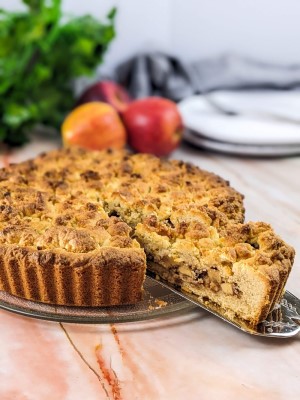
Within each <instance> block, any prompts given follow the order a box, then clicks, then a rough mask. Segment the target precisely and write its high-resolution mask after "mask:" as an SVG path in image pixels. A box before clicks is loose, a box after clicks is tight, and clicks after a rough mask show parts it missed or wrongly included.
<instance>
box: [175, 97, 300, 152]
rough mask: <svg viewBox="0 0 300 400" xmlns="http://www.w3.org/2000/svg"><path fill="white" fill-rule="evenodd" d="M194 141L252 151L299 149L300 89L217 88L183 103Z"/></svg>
mask: <svg viewBox="0 0 300 400" xmlns="http://www.w3.org/2000/svg"><path fill="white" fill-rule="evenodd" d="M179 109H180V112H181V114H182V117H183V121H184V124H185V127H186V132H185V139H186V140H187V141H189V142H190V143H192V144H194V145H196V146H199V147H202V148H206V149H211V150H216V151H221V152H226V153H232V154H244V155H252V156H256V155H257V156H284V155H296V154H300V92H296V91H251V92H249V91H235V92H234V91H217V92H213V93H210V94H207V95H201V96H200V95H199V96H193V97H189V98H187V99H185V100H183V101H182V102H181V103H179Z"/></svg>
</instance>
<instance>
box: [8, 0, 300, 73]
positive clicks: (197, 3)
mask: <svg viewBox="0 0 300 400" xmlns="http://www.w3.org/2000/svg"><path fill="white" fill-rule="evenodd" d="M63 4H64V9H65V10H66V11H67V12H68V13H73V14H82V13H92V14H93V15H94V16H99V17H100V18H101V17H103V16H104V15H105V14H106V12H107V11H108V10H109V9H110V7H111V6H112V5H116V6H117V7H118V9H119V12H118V18H117V39H116V40H115V42H114V43H113V44H112V46H111V48H110V51H109V53H108V54H107V56H106V60H105V66H104V70H110V69H111V68H112V67H113V66H114V65H116V64H117V63H118V62H120V61H122V60H124V59H126V58H128V57H129V56H131V55H133V54H134V53H136V52H137V51H147V50H150V49H159V50H164V51H168V52H170V53H172V54H175V55H178V56H180V57H182V58H184V59H186V60H187V61H192V60H197V59H199V58H204V57H207V56H212V55H217V54H222V53H224V52H235V53H240V54H244V55H248V56H252V57H256V58H259V59H261V60H265V61H271V62H276V63H281V64H288V63H300V0H85V1H84V0H64V2H63ZM0 7H5V8H20V0H0Z"/></svg>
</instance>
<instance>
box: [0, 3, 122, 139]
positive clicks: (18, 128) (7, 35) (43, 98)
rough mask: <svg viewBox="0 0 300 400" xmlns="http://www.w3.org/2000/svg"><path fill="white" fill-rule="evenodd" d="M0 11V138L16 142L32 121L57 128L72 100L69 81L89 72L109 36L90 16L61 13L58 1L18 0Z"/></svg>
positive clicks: (108, 28) (110, 27)
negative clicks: (12, 8)
mask: <svg viewBox="0 0 300 400" xmlns="http://www.w3.org/2000/svg"><path fill="white" fill-rule="evenodd" d="M23 3H24V4H26V5H27V7H28V10H27V11H26V12H8V11H5V10H0V141H4V142H6V143H8V144H10V145H19V144H22V143H24V142H25V141H26V138H27V133H28V132H29V130H30V129H31V128H32V127H33V126H34V125H35V124H37V123H39V124H44V125H49V126H51V127H54V128H59V127H60V125H61V123H62V121H63V118H64V116H65V115H66V113H67V112H68V111H70V109H71V108H72V106H73V104H74V93H73V90H72V83H73V82H74V80H75V79H76V78H78V77H80V76H89V75H92V74H93V72H94V70H95V67H96V66H97V65H99V64H100V63H101V62H102V61H103V55H104V53H105V51H106V50H107V47H108V45H109V43H110V42H111V40H112V39H113V38H114V36H115V29H114V18H115V13H116V10H115V9H112V10H111V11H110V12H109V14H108V16H107V21H106V23H101V22H99V21H98V20H96V19H95V18H93V17H91V16H83V17H78V18H66V17H65V16H64V15H63V14H62V10H61V0H23Z"/></svg>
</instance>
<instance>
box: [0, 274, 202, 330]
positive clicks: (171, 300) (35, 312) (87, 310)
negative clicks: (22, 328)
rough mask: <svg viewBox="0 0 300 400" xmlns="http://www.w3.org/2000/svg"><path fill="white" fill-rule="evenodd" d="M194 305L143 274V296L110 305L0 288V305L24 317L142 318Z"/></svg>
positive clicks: (105, 320)
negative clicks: (37, 297) (51, 300)
mask: <svg viewBox="0 0 300 400" xmlns="http://www.w3.org/2000/svg"><path fill="white" fill-rule="evenodd" d="M195 307H196V305H195V304H193V303H191V302H190V301H187V300H186V299H184V298H183V297H182V296H180V295H178V294H176V293H174V292H173V291H172V290H170V289H169V288H167V287H165V286H162V285H161V284H160V283H159V282H157V281H156V280H155V279H152V278H150V277H146V280H145V282H144V295H143V299H142V300H141V301H140V302H138V303H137V304H134V305H127V306H113V307H71V306H56V305H51V304H46V303H40V302H35V301H30V300H25V299H22V298H20V297H16V296H12V295H10V294H8V293H6V292H3V291H0V308H2V309H4V310H7V311H11V312H14V313H17V314H21V315H25V316H27V317H32V318H38V319H44V320H48V321H57V322H73V323H81V324H91V323H92V324H110V323H121V322H134V321H143V320H148V319H153V318H158V317H161V316H167V315H170V314H173V313H175V312H179V311H182V310H189V309H193V308H195Z"/></svg>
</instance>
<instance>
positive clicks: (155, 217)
mask: <svg viewBox="0 0 300 400" xmlns="http://www.w3.org/2000/svg"><path fill="white" fill-rule="evenodd" d="M0 181H1V182H0V188H1V191H2V195H1V200H0V202H1V208H2V222H1V223H2V226H1V229H2V230H1V238H2V245H1V252H2V254H4V255H3V256H2V258H1V260H2V266H1V267H0V270H1V277H0V288H1V289H4V290H7V291H10V292H12V293H13V294H17V295H20V296H23V297H26V298H37V297H38V296H37V295H36V293H37V292H39V290H40V288H41V287H43V290H44V291H45V293H46V291H47V290H49V289H46V287H52V286H53V287H54V288H55V290H56V291H57V292H60V290H62V291H66V290H67V287H68V281H69V278H65V275H67V274H69V275H70V276H73V275H74V272H73V270H74V269H75V267H74V265H77V264H76V262H79V263H80V261H78V260H81V259H84V260H85V262H86V263H87V264H88V265H89V263H90V261H89V260H90V259H93V257H96V256H94V254H95V253H97V258H96V259H97V261H96V262H95V263H94V264H93V265H94V267H93V268H91V269H92V270H93V274H94V273H95V271H97V263H99V269H100V270H101V274H102V275H101V276H102V278H101V279H100V278H97V279H98V280H97V285H98V286H97V289H96V292H99V293H100V292H101V293H102V291H105V290H106V289H105V288H104V287H105V286H106V287H107V286H109V285H112V282H114V281H115V280H117V281H118V285H119V287H120V286H122V285H123V286H126V285H127V284H126V282H127V281H128V282H129V281H130V274H131V271H130V266H129V264H130V262H132V263H133V264H134V265H135V266H133V267H132V268H133V272H135V273H136V277H135V278H134V279H133V282H134V284H132V285H131V286H130V289H128V292H129V291H132V290H134V289H133V287H135V290H136V292H135V293H137V292H138V291H139V290H140V286H141V282H142V279H143V278H141V276H142V275H143V273H144V269H145V266H144V264H143V260H144V259H143V251H142V250H141V248H143V249H144V251H145V253H146V256H147V259H148V268H149V269H150V270H151V271H153V272H155V274H157V276H159V277H161V278H163V279H165V280H167V281H169V282H170V283H172V284H176V285H178V287H180V288H181V290H184V291H187V292H189V293H192V294H193V295H195V296H197V298H198V300H199V302H201V303H205V305H206V306H208V307H210V308H213V309H216V310H218V311H219V312H220V313H221V314H223V315H225V316H226V317H228V318H230V319H234V318H239V319H240V320H242V321H244V322H245V323H247V324H248V325H256V324H257V323H258V322H260V321H261V320H263V319H264V318H265V317H266V315H267V314H268V313H269V311H270V310H271V309H272V307H273V306H274V304H275V303H276V302H277V301H278V299H279V298H280V297H281V296H282V293H283V290H284V285H285V282H286V280H287V277H288V275H289V272H290V269H291V266H292V263H293V258H294V250H293V249H292V248H291V247H290V246H288V245H287V244H286V243H285V242H284V241H283V240H281V239H280V238H279V237H278V236H277V235H276V234H275V233H274V232H273V230H272V228H271V227H270V226H269V225H268V224H265V223H262V222H256V223H255V222H249V223H244V208H243V196H242V195H241V194H239V193H238V192H237V191H235V190H234V189H233V188H231V187H230V186H229V183H228V182H227V181H225V180H223V179H222V178H220V177H218V176H216V175H214V174H212V173H209V172H206V171H203V170H201V169H199V168H197V167H194V166H192V165H190V164H187V163H183V162H181V161H174V160H173V161H166V160H161V159H158V158H156V157H154V156H150V155H145V154H134V155H130V154H128V153H126V152H123V151H106V152H88V151H85V150H82V149H67V150H58V151H54V152H50V153H48V154H43V155H41V156H39V157H37V158H36V159H35V160H31V161H27V162H24V163H21V164H18V165H13V166H10V167H8V168H6V169H3V170H2V171H1V173H0ZM18 190H19V191H23V197H22V198H23V201H22V200H21V199H19V200H18V199H17V197H18V194H17V193H18ZM8 193H9V194H8ZM26 193H28V196H27V194H26ZM30 196H34V199H31V197H30ZM15 198H16V200H15V203H14V199H15ZM25 198H26V201H24V199H25ZM27 199H28V200H27ZM41 199H43V200H41ZM45 199H47V200H45ZM25 203H26V204H25ZM20 206H21V209H20V211H18V210H19V208H20ZM46 206H47V207H46ZM89 208H90V209H89ZM89 213H91V214H89ZM17 220H18V221H22V224H24V225H22V226H24V227H27V228H26V229H28V231H27V230H26V229H22V232H23V236H22V235H19V236H18V235H17V234H16V236H15V237H16V238H14V239H10V240H11V241H12V242H11V243H10V242H8V241H7V235H9V231H10V229H11V228H12V227H16V226H18V224H19V222H16V221H17ZM99 221H106V223H102V222H99ZM109 221H110V222H109ZM116 221H117V223H115V222H116ZM101 224H102V225H101ZM115 225H117V226H121V227H122V228H120V231H122V234H120V231H119V230H118V229H117V228H116V229H115V228H113V233H114V234H113V235H112V234H111V231H112V228H111V227H112V226H115ZM99 226H100V228H101V232H100V233H99V232H98V230H99V229H100V228H99ZM125 227H126V228H125ZM13 229H16V228H13ZM129 229H131V230H132V231H131V238H130V236H129ZM32 230H33V231H34V232H36V233H35V234H32ZM70 231H71V232H73V233H72V234H71V233H69V232H70ZM24 232H25V233H26V232H27V233H26V235H27V236H26V238H27V237H29V238H30V239H26V240H29V241H30V244H27V241H26V240H25V239H24V235H25V233H24ZM61 232H62V233H61ZM75 232H77V233H78V235H79V236H80V235H81V234H82V235H87V236H89V237H90V238H92V239H89V240H91V243H93V244H90V246H91V248H92V247H93V246H96V247H95V248H93V249H90V248H89V245H88V244H86V247H84V246H85V245H82V246H83V247H84V249H85V250H84V251H83V250H82V248H81V247H80V245H79V242H81V241H80V240H79V238H77V233H75ZM79 232H80V233H79ZM104 232H105V233H104ZM40 233H42V238H43V239H41V236H40ZM43 235H44V236H43ZM47 235H50V237H51V240H50V242H51V243H52V244H51V243H50V242H49V240H48V239H47ZM60 235H62V236H60ZM72 235H75V236H76V238H73V236H72ZM106 235H110V236H109V237H108V236H106ZM45 236H46V237H45ZM52 236H53V237H54V239H52ZM104 236H105V239H104ZM61 237H62V238H63V239H61ZM85 238H86V236H85ZM41 240H42V245H41V243H40V241H41ZM89 240H87V239H86V241H87V243H88V242H89ZM83 241H84V240H83ZM137 242H138V243H139V244H140V246H141V248H139V247H138V243H137ZM74 243H75V244H76V245H75V248H76V250H75V251H72V250H70V249H72V248H73V247H72V246H73V244H74ZM95 243H96V244H95ZM9 246H10V250H8V247H9ZM77 246H79V247H78V248H77ZM28 248H30V251H31V252H32V254H34V256H32V257H33V258H34V259H40V257H43V256H42V255H43V252H46V253H47V254H48V257H50V256H51V255H52V256H53V257H54V258H55V260H56V261H55V262H52V264H51V263H49V269H50V270H51V271H52V270H55V268H56V269H57V271H59V272H53V275H51V276H50V275H49V278H47V277H46V273H44V275H42V274H41V271H40V267H38V263H36V264H34V263H33V262H32V261H30V262H29V260H28V257H27V256H19V255H18V254H19V253H18V252H20V254H21V253H22V252H23V253H24V252H25V253H26V252H27V251H28ZM87 248H88V249H89V250H86V249H87ZM24 249H25V250H24ZM78 249H81V250H78ZM6 252H9V254H10V255H9V257H8V256H7V255H6ZM25 253H24V254H25ZM61 253H63V254H64V256H65V257H67V258H68V260H69V264H68V265H69V267H68V268H67V269H66V271H64V269H63V267H62V264H63V263H62V261H61V259H60V258H59V257H60V254H61ZM98 253H99V256H98ZM104 253H105V254H110V255H111V256H112V254H113V255H114V256H112V258H113V260H114V261H112V265H113V264H114V265H117V266H118V267H117V270H118V274H116V273H115V275H116V276H117V278H114V277H112V276H110V274H111V272H110V270H109V269H107V270H105V268H102V267H101V265H103V263H102V264H101V260H103V259H105V257H104V255H103V254H104ZM125 253H126V255H127V256H128V257H125V258H124V256H123V255H124V254H125ZM14 254H15V255H14ZM26 254H27V253H26ZM58 254H59V256H58ZM66 254H67V256H66ZM52 256H51V257H52ZM26 257H27V258H26ZM8 259H9V260H10V261H9V262H8V261H7V260H8ZM71 260H72V261H71ZM76 260H77V261H76ZM124 260H126V262H127V261H128V260H130V262H129V261H128V262H127V264H126V262H125V261H124ZM124 262H125V264H126V265H127V266H126V267H124V265H123V263H124ZM5 263H6V264H5ZM4 264H5V267H4ZM29 264H30V266H31V269H30V268H29V269H30V271H31V272H30V276H29V275H28V276H27V277H26V276H25V273H24V271H26V268H27V267H26V266H25V265H29ZM104 264H105V265H106V264H107V263H106V261H104ZM3 271H5V273H4V272H3ZM14 271H18V273H19V274H20V277H21V278H20V283H19V286H16V285H14V280H13V279H12V278H11V276H12V275H13V273H15V274H17V273H16V272H14ZM122 271H124V274H125V271H126V273H128V276H127V277H126V278H125V281H121V276H122ZM26 273H27V272H26ZM47 273H49V272H48V271H47ZM27 274H28V273H27ZM51 274H52V272H51ZM72 274H73V275H72ZM103 274H104V275H105V274H107V276H106V277H103ZM133 275H134V273H133ZM74 276H75V275H74ZM87 276H88V278H87V280H86V281H87V283H86V284H85V277H84V276H82V277H81V278H80V279H81V280H80V283H78V282H77V281H76V280H74V279H73V278H72V279H73V280H72V279H71V282H72V283H71V284H70V286H72V287H78V290H75V291H74V290H73V289H72V290H73V291H74V292H76V293H77V294H76V296H75V295H74V296H73V298H72V302H71V303H72V304H79V303H78V299H79V298H80V291H81V290H84V289H80V287H85V288H86V287H88V288H89V290H94V289H93V284H94V283H93V279H91V277H90V275H89V274H87ZM137 276H138V278H137ZM22 279H23V280H22ZM76 279H77V280H78V278H76ZM25 281H27V284H28V286H30V284H29V283H28V282H35V284H34V286H35V287H36V288H39V290H37V289H35V290H37V292H36V293H35V294H33V295H31V297H30V296H28V295H29V289H26V284H25ZM131 283H132V282H131ZM51 285H52V286H51ZM76 285H77V286H76ZM80 285H81V286H80ZM25 289H26V290H27V292H26V290H25ZM32 290H33V289H32ZM53 290H54V289H53ZM85 290H87V289H85ZM119 290H120V291H121V289H119ZM33 291H34V290H33ZM125 291H126V290H125ZM39 293H40V292H39ZM106 296H107V298H108V295H106ZM124 296H125V295H124ZM135 296H136V297H138V295H137V294H136V295H135ZM83 297H84V296H83ZM40 300H42V301H50V302H53V301H55V302H57V300H56V299H53V298H51V299H50V298H47V296H44V298H43V299H40ZM121 302H122V301H120V303H121ZM61 303H66V304H69V303H70V302H69V298H68V297H67V296H66V297H65V298H61V300H60V302H59V304H61ZM88 303H89V299H88V296H86V298H85V301H84V304H88ZM96 303H97V304H100V305H102V304H105V303H107V301H104V300H102V301H101V300H100V299H98V300H96V299H95V300H93V301H92V302H91V304H90V305H95V304H96ZM115 303H116V301H114V302H113V304H115Z"/></svg>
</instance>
